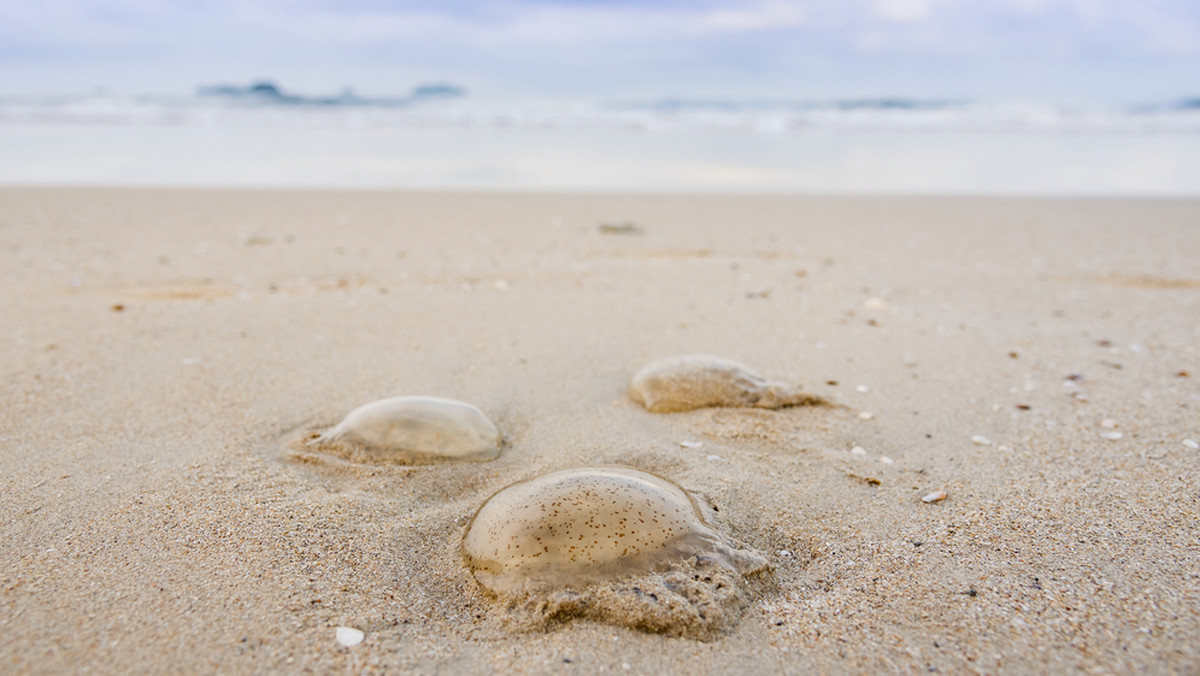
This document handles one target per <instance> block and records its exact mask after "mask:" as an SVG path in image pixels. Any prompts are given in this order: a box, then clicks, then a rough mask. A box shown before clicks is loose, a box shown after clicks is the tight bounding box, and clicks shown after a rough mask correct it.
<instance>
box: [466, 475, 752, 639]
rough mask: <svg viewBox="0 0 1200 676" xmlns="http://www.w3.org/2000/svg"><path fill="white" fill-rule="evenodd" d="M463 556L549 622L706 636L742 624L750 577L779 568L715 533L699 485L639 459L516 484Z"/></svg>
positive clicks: (478, 525)
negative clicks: (698, 496)
mask: <svg viewBox="0 0 1200 676" xmlns="http://www.w3.org/2000/svg"><path fill="white" fill-rule="evenodd" d="M462 553H463V556H464V559H465V560H466V563H467V565H468V567H469V568H470V569H471V571H472V573H473V574H474V577H475V579H476V580H477V581H478V582H479V584H480V585H481V586H483V587H484V588H485V589H486V590H488V591H489V592H491V593H492V595H494V596H496V597H498V598H503V599H506V600H509V601H510V606H514V607H515V606H519V605H520V604H522V603H523V604H524V607H526V608H529V607H532V608H536V609H537V612H539V613H540V614H541V617H542V618H543V619H551V618H556V619H568V618H571V617H590V618H593V619H599V620H602V621H608V622H612V623H615V624H622V625H627V626H631V627H636V628H641V629H646V630H650V631H658V632H663V633H668V634H678V635H686V634H692V635H697V636H705V635H709V634H711V633H713V632H716V631H719V630H720V629H721V628H723V627H724V626H727V625H728V624H729V623H731V622H732V619H733V618H734V617H735V616H736V615H737V611H739V610H740V608H741V607H742V606H743V605H744V604H745V601H746V599H745V589H744V588H743V587H744V585H743V584H742V581H743V579H745V578H748V577H750V576H754V575H756V574H758V573H762V572H763V571H765V570H767V569H768V567H769V566H768V564H767V561H766V559H764V558H763V557H762V556H760V555H759V554H757V553H755V552H753V551H751V550H747V549H741V548H739V547H737V546H736V545H735V544H733V543H732V542H731V541H730V540H729V539H727V538H726V537H725V536H723V535H722V534H720V533H718V532H717V531H716V530H714V529H713V527H712V526H711V525H710V524H709V523H708V522H707V521H706V520H705V518H704V516H703V514H702V512H701V510H700V508H699V506H698V504H697V502H696V500H695V499H694V498H693V497H692V495H691V494H689V493H688V492H687V491H685V490H684V489H682V488H681V487H679V486H678V485H676V484H675V483H673V482H671V481H669V480H667V479H664V478H662V477H659V476H656V475H654V474H651V473H649V472H644V471H641V470H637V469H633V468H629V467H587V468H578V469H569V470H562V471H557V472H551V473H549V474H544V475H542V476H538V477H535V478H533V479H528V480H526V481H520V482H517V483H515V484H512V485H511V486H508V487H507V488H504V489H503V490H501V491H499V492H498V493H496V494H495V495H493V496H492V497H490V498H489V499H488V500H487V501H486V502H485V503H484V504H483V506H481V507H480V508H479V510H478V511H477V512H476V513H475V516H474V517H472V519H471V521H470V523H469V524H468V525H467V529H466V532H465V534H464V536H463V540H462ZM513 602H515V604H514V603H513Z"/></svg>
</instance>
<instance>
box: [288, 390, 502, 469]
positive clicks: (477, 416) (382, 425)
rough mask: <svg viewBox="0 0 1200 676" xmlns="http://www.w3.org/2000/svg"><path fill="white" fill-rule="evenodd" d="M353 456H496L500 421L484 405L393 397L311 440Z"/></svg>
mask: <svg viewBox="0 0 1200 676" xmlns="http://www.w3.org/2000/svg"><path fill="white" fill-rule="evenodd" d="M308 444H309V445H310V446H314V447H317V448H322V449H328V450H332V451H335V452H339V453H340V454H342V455H345V456H347V457H349V458H350V459H352V460H364V461H368V462H381V463H395V464H406V465H420V464H430V463H435V462H441V461H452V460H474V461H483V460H492V459H494V458H495V457H496V456H498V455H499V454H500V445H501V437H500V432H499V431H498V430H497V429H496V426H495V425H494V424H492V421H491V420H488V418H487V416H485V415H484V414H483V413H482V412H481V411H480V410H479V409H477V408H475V407H474V406H472V405H470V404H468V403H466V402H462V401H456V400H454V399H442V398H439V397H393V398H391V399H381V400H379V401H373V402H371V403H369V404H366V405H363V406H360V407H358V408H356V409H354V410H353V411H351V412H350V414H349V415H347V416H346V417H345V418H344V419H343V420H342V422H340V423H338V425H337V426H335V427H333V428H332V429H330V430H329V431H327V432H325V433H324V434H321V435H319V436H317V437H315V438H313V439H312V440H311V441H309V442H308Z"/></svg>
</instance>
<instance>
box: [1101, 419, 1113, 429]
mask: <svg viewBox="0 0 1200 676" xmlns="http://www.w3.org/2000/svg"><path fill="white" fill-rule="evenodd" d="M1100 426H1101V427H1103V428H1104V429H1106V430H1113V429H1116V428H1117V421H1116V420H1113V419H1112V418H1105V419H1104V420H1101V421H1100Z"/></svg>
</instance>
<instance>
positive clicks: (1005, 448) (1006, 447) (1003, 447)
mask: <svg viewBox="0 0 1200 676" xmlns="http://www.w3.org/2000/svg"><path fill="white" fill-rule="evenodd" d="M996 450H998V451H1002V452H1004V453H1007V452H1009V451H1011V450H1012V449H1011V448H1009V447H1008V446H997V447H996Z"/></svg>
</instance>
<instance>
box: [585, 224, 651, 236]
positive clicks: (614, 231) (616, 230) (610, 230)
mask: <svg viewBox="0 0 1200 676" xmlns="http://www.w3.org/2000/svg"><path fill="white" fill-rule="evenodd" d="M596 229H597V230H599V231H600V232H601V233H602V234H605V235H640V234H642V233H643V232H645V231H644V230H642V228H641V226H639V225H638V224H637V223H634V222H633V221H607V222H605V223H601V224H600V225H598V226H596Z"/></svg>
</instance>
